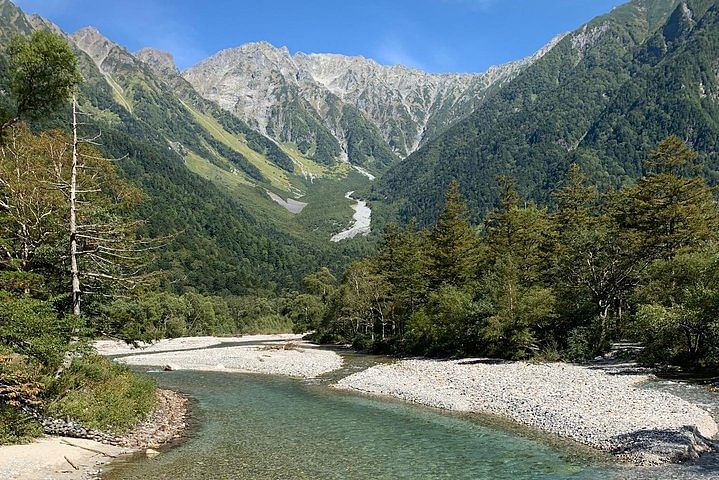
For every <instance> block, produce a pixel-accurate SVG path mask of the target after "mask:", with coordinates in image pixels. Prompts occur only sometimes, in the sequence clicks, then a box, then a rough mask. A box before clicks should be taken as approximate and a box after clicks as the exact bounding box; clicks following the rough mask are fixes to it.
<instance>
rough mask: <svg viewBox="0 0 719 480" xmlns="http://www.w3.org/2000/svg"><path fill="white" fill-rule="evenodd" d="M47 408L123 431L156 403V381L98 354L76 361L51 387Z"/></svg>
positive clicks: (101, 427) (100, 427)
mask: <svg viewBox="0 0 719 480" xmlns="http://www.w3.org/2000/svg"><path fill="white" fill-rule="evenodd" d="M50 389H51V391H52V393H53V399H52V400H51V401H49V402H48V405H47V412H48V413H49V414H50V415H52V416H55V417H61V418H63V417H70V418H73V419H75V420H77V421H79V422H80V423H82V424H83V425H86V426H88V427H91V428H95V429H98V430H101V431H105V432H113V433H123V432H125V431H126V430H127V429H129V428H130V427H132V426H133V425H135V424H137V422H138V421H141V420H142V419H143V418H144V417H146V416H147V415H148V414H149V413H150V412H151V411H152V409H153V408H154V406H155V383H154V382H153V381H152V380H151V379H149V378H146V377H142V376H139V375H136V374H134V373H133V372H132V371H131V370H130V369H129V368H128V367H126V366H123V365H118V364H116V363H114V362H112V361H110V360H107V359H105V358H102V357H100V356H96V355H89V356H84V357H82V358H77V359H75V361H73V364H72V366H71V367H70V368H69V369H68V371H66V372H64V373H63V375H62V376H61V377H60V378H59V379H58V380H57V381H56V382H54V384H53V385H52V386H51V387H50Z"/></svg>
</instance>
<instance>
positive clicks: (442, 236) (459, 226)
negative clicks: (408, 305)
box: [429, 181, 478, 287]
mask: <svg viewBox="0 0 719 480" xmlns="http://www.w3.org/2000/svg"><path fill="white" fill-rule="evenodd" d="M429 238H430V270H429V276H430V278H431V283H432V284H433V286H434V287H438V286H440V285H443V284H448V285H454V286H456V287H461V286H463V285H465V284H466V283H467V282H468V281H469V280H470V279H471V278H472V277H473V276H474V275H475V274H476V270H477V261H478V259H477V234H476V232H475V231H474V230H473V229H472V227H471V226H470V224H469V212H468V210H467V206H466V205H465V204H464V202H463V201H462V196H461V194H460V193H459V184H458V183H457V181H452V183H450V185H449V189H448V190H447V193H446V194H445V206H444V211H443V212H442V214H441V215H440V216H439V219H438V220H437V223H436V224H435V226H434V228H432V230H431V232H430V235H429Z"/></svg>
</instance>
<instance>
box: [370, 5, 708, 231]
mask: <svg viewBox="0 0 719 480" xmlns="http://www.w3.org/2000/svg"><path fill="white" fill-rule="evenodd" d="M717 3H718V2H716V1H708V0H702V1H677V0H635V1H632V2H630V3H628V4H625V5H623V6H620V7H618V8H616V9H615V10H613V11H612V12H611V13H609V14H606V15H603V16H600V17H598V18H596V19H594V20H592V21H591V22H589V23H587V24H586V25H584V26H582V27H581V28H580V29H578V30H577V31H575V32H573V33H571V34H569V35H567V36H565V37H564V38H562V39H561V40H560V41H559V42H558V43H557V44H556V45H555V46H554V48H552V49H551V50H550V51H549V52H547V53H546V54H545V55H544V56H542V58H540V59H538V60H537V61H535V62H534V63H532V65H530V66H528V67H527V68H525V69H524V70H523V71H522V72H520V73H519V74H518V75H517V76H516V77H515V78H514V79H513V80H512V81H510V82H508V83H507V84H506V85H505V86H504V87H503V88H501V89H499V90H497V91H495V92H493V93H492V94H491V95H489V96H488V97H487V98H486V99H485V101H484V102H482V103H481V104H480V105H479V106H478V108H477V109H476V110H475V111H474V112H473V113H472V114H471V115H470V116H468V117H467V118H465V119H463V120H461V121H459V122H457V123H455V124H454V125H452V126H451V127H450V128H449V129H448V130H447V131H446V132H444V133H443V134H441V135H440V136H439V137H437V138H436V139H434V140H431V141H430V142H428V143H427V144H425V145H424V146H423V147H421V148H420V149H419V150H418V151H416V152H415V153H414V154H412V155H410V156H409V157H408V158H406V159H405V160H404V161H402V162H401V163H398V164H396V165H395V166H393V167H392V168H391V169H390V170H389V171H388V172H387V173H386V174H385V175H383V176H382V177H381V178H380V179H379V180H378V182H376V183H375V184H374V185H373V186H372V188H371V189H369V190H368V191H366V192H365V193H366V194H367V195H368V196H369V198H370V199H372V200H374V201H375V204H376V205H378V206H380V207H381V208H382V209H384V210H385V213H384V214H383V215H385V216H388V217H399V218H401V219H404V220H407V219H409V218H412V217H416V218H417V219H418V220H419V221H420V223H423V224H426V223H429V222H431V221H432V220H433V218H435V217H436V215H437V208H438V207H437V205H441V201H442V194H443V192H444V190H445V189H446V188H447V185H448V184H449V182H450V181H451V179H453V178H455V179H457V180H458V182H459V183H460V186H461V189H462V191H463V193H464V194H465V196H466V198H467V201H468V202H469V204H470V206H471V207H472V211H473V213H474V215H475V220H480V219H481V218H482V217H483V215H484V213H485V212H486V211H487V210H488V209H490V208H492V207H493V206H494V205H495V204H496V201H497V196H498V192H497V185H496V176H497V175H498V174H510V175H513V176H514V177H515V178H516V180H517V184H518V187H519V189H520V191H521V192H522V193H523V194H525V195H526V196H527V197H529V198H530V199H533V200H536V201H539V202H542V203H551V198H548V195H547V192H548V191H549V189H551V188H552V187H553V186H554V185H556V184H557V183H558V182H560V181H561V180H562V178H563V176H564V174H565V172H566V170H567V168H568V166H569V165H570V164H571V163H574V162H576V163H578V164H579V165H580V166H581V167H582V168H583V169H584V170H585V171H586V172H587V173H588V174H589V176H590V179H591V180H592V181H594V182H596V183H597V184H598V185H599V186H600V187H602V188H612V187H617V186H620V185H623V184H626V183H630V182H632V181H633V179H635V178H637V177H638V176H640V175H641V174H642V173H643V171H642V167H641V164H642V159H644V158H646V156H647V154H648V152H649V150H651V149H652V148H653V147H654V146H655V145H656V144H657V143H658V142H659V141H660V140H661V139H662V138H664V137H666V136H667V135H669V134H676V135H679V136H680V137H682V138H684V139H686V140H687V141H688V142H689V143H690V144H691V146H692V147H693V148H695V149H696V150H698V151H699V152H700V154H701V156H702V159H703V160H704V162H705V165H706V169H707V172H706V173H707V175H708V176H709V178H710V179H711V180H712V181H713V182H714V183H716V182H717V180H719V176H718V172H717V167H719V159H717V157H716V154H715V152H716V151H717V147H719V110H718V105H717V88H718V85H717V82H718V77H717V72H719V70H718V69H717V59H719V40H718V37H719V25H718V24H717V9H718V8H719V7H718V5H717Z"/></svg>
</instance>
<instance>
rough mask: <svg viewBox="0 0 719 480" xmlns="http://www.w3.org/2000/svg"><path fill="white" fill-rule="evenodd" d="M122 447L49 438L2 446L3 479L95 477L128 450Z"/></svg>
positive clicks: (48, 479)
mask: <svg viewBox="0 0 719 480" xmlns="http://www.w3.org/2000/svg"><path fill="white" fill-rule="evenodd" d="M127 452H128V450H127V449H125V448H122V447H115V446H111V445H105V444H102V443H99V442H94V441H91V440H82V439H79V438H66V437H47V438H42V439H40V440H38V441H36V442H35V443H31V444H28V445H11V446H4V447H0V478H2V479H7V480H46V479H47V480H57V479H68V480H80V479H83V480H84V479H87V478H94V477H95V476H97V474H98V473H99V471H100V469H101V467H102V465H103V464H105V463H107V462H109V461H110V460H112V459H113V458H115V457H117V456H118V455H121V454H123V453H127Z"/></svg>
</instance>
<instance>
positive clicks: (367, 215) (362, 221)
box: [331, 192, 372, 242]
mask: <svg viewBox="0 0 719 480" xmlns="http://www.w3.org/2000/svg"><path fill="white" fill-rule="evenodd" d="M353 193H354V192H347V194H346V195H345V198H347V199H349V200H355V199H354V198H352V194H353ZM355 202H356V203H355V204H354V205H352V210H354V212H355V213H354V215H352V220H354V223H353V224H352V226H350V227H349V228H348V229H347V230H343V231H341V232H340V233H338V234H336V235H334V236H333V237H332V238H331V240H332V241H333V242H340V241H342V240H347V239H349V238H354V237H356V236H357V235H369V233H370V223H371V221H372V209H370V207H369V206H368V205H367V202H365V201H364V200H355Z"/></svg>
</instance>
